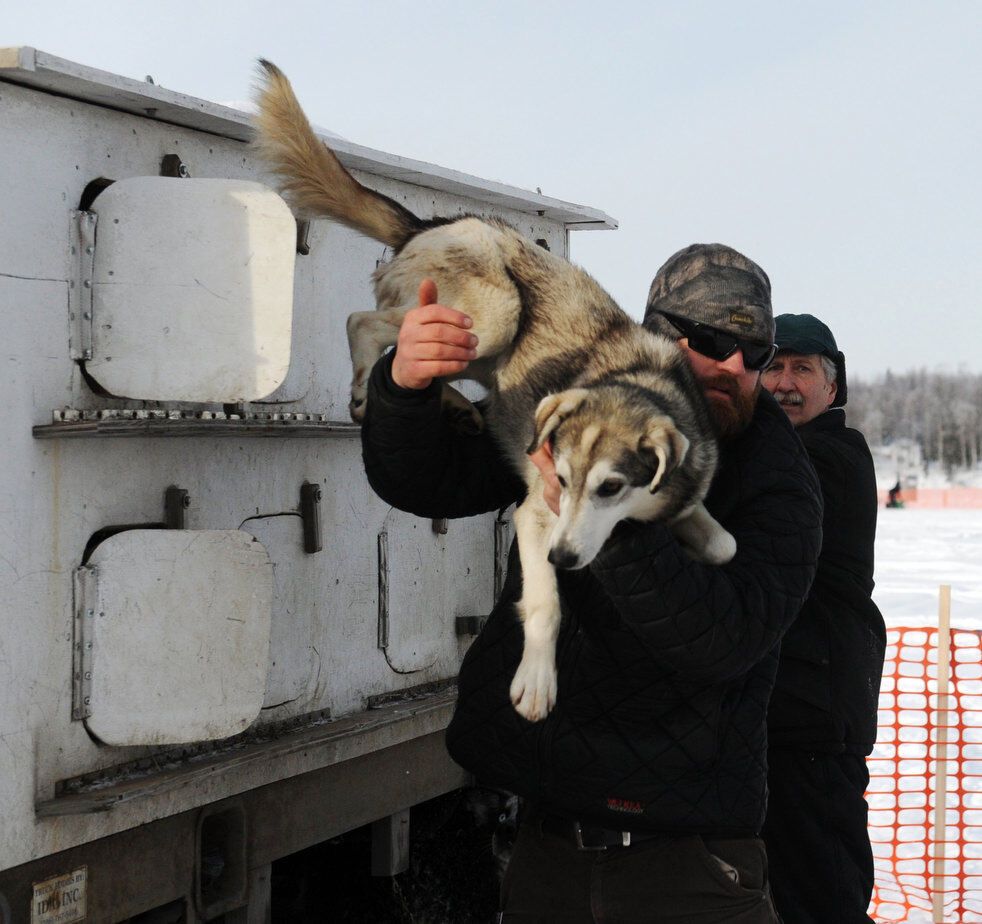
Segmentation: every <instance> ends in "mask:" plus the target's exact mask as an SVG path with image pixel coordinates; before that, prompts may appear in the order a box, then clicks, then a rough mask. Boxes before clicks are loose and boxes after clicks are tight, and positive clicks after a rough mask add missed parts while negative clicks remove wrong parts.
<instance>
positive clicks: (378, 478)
mask: <svg viewBox="0 0 982 924" xmlns="http://www.w3.org/2000/svg"><path fill="white" fill-rule="evenodd" d="M420 296H421V297H420V306H419V307H418V308H414V309H412V310H411V311H410V312H409V313H408V314H407V317H406V321H405V322H404V324H403V327H402V331H401V333H400V335H399V343H398V346H397V348H396V353H395V356H394V357H393V356H391V355H390V356H388V357H384V358H383V359H382V360H380V361H379V363H378V364H377V365H376V366H375V369H374V370H373V372H372V376H371V379H370V382H369V392H368V405H367V416H366V418H365V424H364V427H363V430H362V444H363V450H364V457H365V463H366V471H367V473H368V476H369V480H370V481H371V483H372V485H373V487H375V489H376V490H377V491H378V492H379V494H380V495H381V496H382V497H384V498H386V500H388V501H389V503H392V504H394V505H395V506H397V507H400V508H402V509H405V510H409V511H411V512H414V513H417V514H418V515H420V516H425V517H445V516H450V517H453V516H464V515H469V514H472V513H477V512H481V511H485V510H494V509H498V508H500V507H504V506H507V505H509V504H511V503H513V502H515V501H516V500H518V499H520V498H521V497H522V495H523V493H524V485H523V484H522V483H521V482H520V481H519V479H518V478H517V476H516V475H515V474H514V473H513V472H512V471H511V470H510V468H509V466H508V464H507V463H506V462H505V461H504V459H503V458H502V456H501V454H500V453H499V452H498V450H497V448H496V447H495V445H494V443H493V441H492V440H491V439H490V437H488V436H487V434H481V435H478V436H467V435H463V434H460V433H457V432H455V431H454V429H453V427H452V426H451V424H450V423H449V422H448V421H447V420H446V419H445V417H444V416H443V415H442V413H441V405H440V399H439V389H438V388H437V387H436V386H435V385H433V384H431V382H432V379H433V378H434V377H436V376H441V375H447V374H449V373H452V372H459V371H461V369H462V368H463V367H464V366H466V364H467V362H469V361H470V360H471V359H473V358H474V353H473V349H474V338H473V335H472V334H471V333H470V331H469V329H468V328H469V324H468V319H467V318H466V316H464V315H462V314H461V313H460V312H457V311H454V310H453V309H452V308H449V307H446V306H441V305H437V304H434V302H435V298H436V293H435V292H434V291H433V289H432V286H426V285H424V287H423V288H422V289H421V293H420ZM645 323H646V324H649V325H651V326H653V327H657V328H658V329H659V330H661V331H663V332H664V333H666V334H668V335H669V336H672V337H674V338H676V339H678V341H679V343H680V344H681V345H682V347H683V348H684V349H685V350H686V354H687V355H688V357H689V360H690V362H691V365H692V368H693V370H694V372H695V375H696V378H697V379H698V380H699V382H700V384H701V385H702V388H703V390H704V391H705V393H706V396H707V397H708V399H709V401H710V404H711V407H712V410H713V415H714V418H715V420H716V421H717V424H718V426H719V430H720V432H721V434H722V446H721V463H720V467H719V471H718V473H717V477H716V479H715V481H714V483H713V488H712V490H711V491H710V495H709V497H707V499H706V506H707V508H708V509H709V511H710V512H711V513H712V514H713V515H714V516H715V517H716V518H717V519H718V520H719V521H720V522H721V523H722V524H723V526H724V527H725V528H726V529H727V530H729V532H730V533H731V534H732V535H733V536H734V537H735V538H736V541H737V553H736V556H735V558H734V559H733V560H732V561H731V562H729V563H728V564H726V565H723V566H719V567H717V566H710V565H706V564H703V563H701V562H697V561H693V560H692V559H691V558H690V557H689V556H688V555H687V554H686V553H685V551H684V550H683V549H682V548H681V547H680V545H679V544H678V542H677V541H676V539H675V538H674V536H673V535H672V533H671V532H670V530H668V529H667V528H666V527H665V526H664V525H663V524H659V523H643V524H642V523H623V524H621V525H620V526H619V527H618V528H617V530H615V533H614V535H613V536H612V537H611V538H610V540H609V541H608V542H607V544H606V545H605V546H604V548H603V549H602V550H601V552H600V554H599V555H598V556H597V558H596V559H595V560H594V561H593V563H592V564H591V565H590V566H589V567H588V568H584V569H583V570H581V571H576V572H562V573H561V575H560V582H559V586H560V596H561V599H562V605H563V626H562V629H561V631H560V636H559V640H558V650H557V668H558V673H559V699H558V702H557V704H556V706H555V708H554V709H553V711H552V712H551V713H550V714H549V716H548V717H547V718H546V719H545V720H544V721H542V722H537V723H529V722H527V721H526V720H525V719H523V718H521V716H519V715H518V714H517V713H516V712H515V710H514V709H513V708H512V705H511V702H510V700H509V684H510V682H511V678H512V675H513V674H514V671H515V668H516V667H517V665H518V660H519V657H520V654H521V648H522V629H521V624H520V622H519V620H518V618H517V613H516V609H515V603H516V601H517V599H518V598H519V596H520V595H521V581H522V576H521V571H520V568H519V563H518V560H517V556H516V555H514V554H513V555H512V556H511V561H510V564H509V572H508V579H507V582H506V585H505V588H504V590H503V592H502V595H501V599H500V600H499V601H498V604H497V605H496V607H495V609H494V611H493V612H492V613H491V615H490V616H489V617H488V620H487V624H486V625H485V627H484V629H483V631H482V632H481V634H480V635H479V636H478V638H477V639H476V640H475V641H474V643H473V645H472V646H471V648H470V650H469V651H468V652H467V656H466V657H465V659H464V662H463V665H462V667H461V671H460V679H459V696H458V702H457V708H456V712H455V714H454V718H453V721H452V722H451V724H450V727H449V729H448V730H447V746H448V748H449V750H450V753H451V755H452V756H453V757H454V759H456V760H457V761H458V762H459V763H460V764H461V765H463V766H464V767H466V768H467V769H469V770H471V771H472V772H473V773H475V774H476V775H477V776H478V777H479V778H480V779H481V780H483V781H484V782H487V783H490V784H493V785H496V786H500V787H502V788H505V789H508V790H510V791H512V792H515V793H518V794H519V795H521V796H523V797H525V799H526V800H528V802H529V804H530V805H531V806H532V811H531V813H530V814H529V815H528V816H527V818H526V821H525V823H524V824H523V826H522V829H521V831H520V833H519V837H518V841H517V843H516V845H515V849H514V853H513V855H512V860H511V863H510V864H509V867H508V871H507V874H506V876H505V881H504V883H503V886H502V915H501V918H500V920H501V921H504V922H523V921H528V922H531V921H556V922H559V921H562V922H564V924H577V922H583V924H588V922H594V921H617V922H618V924H631V922H635V921H636V922H642V921H643V922H651V921H657V922H675V924H682V922H687V924H695V922H706V921H713V922H729V924H767V922H775V921H776V920H777V918H776V914H775V912H774V910H773V906H772V902H771V899H770V893H769V890H768V882H767V860H766V855H765V853H764V850H763V845H762V843H761V841H760V840H759V839H758V832H759V831H760V826H761V824H762V821H763V816H764V805H765V792H766V771H765V746H766V727H765V723H766V715H765V713H766V706H767V699H768V696H769V694H770V690H771V687H772V684H773V681H774V673H775V670H776V666H777V649H776V646H777V643H778V641H779V639H780V638H781V636H782V635H783V633H784V632H785V630H786V629H787V627H788V626H789V625H790V624H791V622H792V620H793V619H794V617H795V615H796V614H797V611H798V609H799V607H800V606H801V603H802V601H803V600H804V598H805V595H806V594H807V591H808V588H809V586H810V584H811V581H812V577H813V575H814V568H815V562H816V560H817V556H818V547H819V543H820V540H821V535H820V522H821V497H820V492H819V487H818V483H817V481H816V479H815V475H814V472H813V470H812V468H811V465H810V464H809V462H808V458H807V455H806V453H805V452H804V450H803V448H802V446H801V443H800V442H799V441H798V440H797V439H796V438H795V436H794V433H793V431H792V428H791V426H790V424H789V423H788V420H787V418H786V417H785V415H784V414H783V413H782V411H781V410H780V408H779V407H778V406H777V405H776V404H775V403H774V401H773V400H772V399H771V397H770V396H769V395H767V394H766V393H762V392H761V389H760V371H761V369H762V368H764V366H766V364H767V363H768V362H769V360H770V359H771V357H772V356H773V346H772V343H773V330H774V328H773V316H772V314H771V303H770V282H769V280H768V278H767V276H766V274H765V273H764V272H763V270H761V269H760V267H758V266H757V265H756V264H755V263H753V262H752V261H751V260H748V259H747V258H746V257H745V256H743V255H742V254H739V253H737V252H736V251H735V250H733V249H732V248H729V247H725V246H722V245H719V244H709V245H706V244H697V245H693V246H691V247H687V248H686V249H684V250H682V251H680V252H679V253H677V254H675V256H673V257H672V258H670V259H669V260H668V262H667V263H666V264H665V265H664V266H663V267H662V268H661V269H660V270H659V271H658V275H657V276H656V277H655V280H654V282H653V283H652V287H651V294H650V296H649V299H648V308H647V311H646V316H645ZM567 361H568V362H570V363H575V362H576V361H577V358H576V355H575V354H571V355H570V357H568V358H567ZM539 461H540V463H541V464H542V465H544V466H546V467H548V460H547V459H545V460H543V459H540V460H539Z"/></svg>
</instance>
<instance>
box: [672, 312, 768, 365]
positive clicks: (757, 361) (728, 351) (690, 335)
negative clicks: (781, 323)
mask: <svg viewBox="0 0 982 924" xmlns="http://www.w3.org/2000/svg"><path fill="white" fill-rule="evenodd" d="M658 313H659V314H660V315H661V316H662V317H664V318H665V319H666V320H667V321H668V323H669V324H671V325H672V327H674V328H675V329H676V330H677V331H678V332H679V333H680V334H681V335H682V336H683V337H685V339H686V340H688V341H689V346H690V347H692V349H693V350H695V351H696V352H697V353H701V354H702V355H703V356H708V357H709V358H710V359H715V360H716V361H717V362H722V361H723V360H724V359H729V358H730V357H731V356H732V355H733V354H734V353H735V352H736V351H737V350H739V351H740V352H741V353H743V365H744V366H745V367H746V368H747V369H752V370H754V371H757V370H759V369H765V368H766V367H767V366H769V365H770V364H771V360H772V359H774V354H775V353H776V352H777V344H775V343H754V341H752V340H743V339H741V338H740V337H734V336H733V335H732V334H728V333H726V331H722V330H718V329H717V328H715V327H710V326H709V325H708V324H700V323H699V322H698V321H690V320H689V319H688V318H680V317H679V316H678V315H676V314H668V312H665V311H659V312H658Z"/></svg>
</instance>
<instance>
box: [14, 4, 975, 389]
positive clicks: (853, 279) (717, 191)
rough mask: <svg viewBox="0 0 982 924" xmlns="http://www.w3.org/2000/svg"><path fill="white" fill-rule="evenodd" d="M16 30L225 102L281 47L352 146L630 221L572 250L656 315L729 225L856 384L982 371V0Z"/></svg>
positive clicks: (320, 116) (346, 9)
mask: <svg viewBox="0 0 982 924" xmlns="http://www.w3.org/2000/svg"><path fill="white" fill-rule="evenodd" d="M11 45H31V46H34V47H36V48H40V49H42V50H44V51H47V52H50V53H52V54H56V55H60V56H62V57H65V58H68V59H70V60H74V61H77V62H79V63H81V64H85V65H89V66H92V67H98V68H101V69H103V70H108V71H112V72H115V73H118V74H122V75H125V76H128V77H136V78H138V79H142V78H143V77H144V76H145V75H147V74H150V75H152V76H153V78H154V80H155V82H156V83H158V84H161V85H163V86H165V87H167V88H169V89H172V90H177V91H180V92H184V93H189V94H191V95H194V96H198V97H202V98H204V99H209V100H215V101H219V102H221V101H232V100H242V99H244V98H247V97H248V95H249V92H250V86H251V82H252V77H253V68H254V60H255V58H257V57H259V56H263V57H267V58H270V59H271V60H273V61H275V62H276V63H277V64H279V65H280V67H282V68H283V69H284V70H285V71H286V73H287V74H288V75H289V77H290V78H291V80H292V82H293V84H294V86H295V88H296V90H297V93H298V95H299V96H300V99H301V102H302V103H303V105H304V106H305V108H306V109H307V111H308V114H309V115H310V117H311V119H312V121H314V122H315V123H317V124H319V125H323V126H325V127H328V128H330V129H332V130H333V131H335V132H337V133H339V134H341V135H343V136H344V137H346V138H348V139H349V140H351V141H354V142H357V143H359V144H364V145H367V146H369V147H373V148H378V149H381V150H384V151H390V152H392V153H396V154H402V155H405V156H407V157H413V158H417V159H420V160H424V161H429V162H432V163H437V164H441V165H443V166H446V167H450V168H453V169H456V170H461V171H464V172H467V173H472V174H476V175H478V176H483V177H487V178H489V179H495V180H500V181H502V182H506V183H509V184H512V185H516V186H522V187H525V188H529V189H534V188H536V187H541V189H542V191H543V193H545V194H546V195H551V196H555V197H557V198H560V199H566V200H569V201H573V202H578V203H581V204H584V205H590V206H594V207H597V208H600V209H602V210H604V211H606V212H607V213H609V214H610V215H612V216H613V217H615V218H616V219H617V220H618V221H619V222H620V229H619V230H617V231H583V232H578V233H575V234H574V235H573V236H572V237H573V243H572V256H573V259H574V260H575V261H576V262H578V263H580V264H582V265H583V266H584V267H585V268H586V269H587V270H589V271H590V272H591V273H592V274H593V275H594V276H596V277H597V279H599V281H600V282H601V283H602V284H603V285H604V286H605V287H606V288H607V289H608V290H609V291H610V292H611V293H612V294H613V295H614V297H615V298H616V299H617V300H618V301H619V302H620V304H621V305H622V306H623V307H624V308H625V309H627V310H628V311H629V312H631V313H632V314H634V315H635V316H638V317H639V316H640V314H641V312H642V311H643V308H644V301H645V298H646V295H647V289H648V284H649V282H650V280H651V277H652V275H653V274H654V272H655V270H657V268H658V266H659V265H660V264H661V263H662V262H663V261H664V260H665V259H666V258H667V257H668V256H669V255H670V254H672V253H673V252H674V251H676V250H678V249H679V248H680V247H682V246H684V245H686V244H689V243H691V242H693V241H722V242H724V243H728V244H731V245H733V246H735V247H736V248H737V249H739V250H742V251H743V252H744V253H746V254H747V255H748V256H750V257H752V258H753V259H755V260H756V261H757V262H758V263H760V264H761V266H763V267H764V269H765V270H767V272H768V273H769V275H770V277H771V282H772V284H773V290H774V307H775V311H776V312H783V311H793V312H801V311H807V312H811V313H814V314H817V315H819V316H820V317H822V318H823V319H824V320H826V321H827V322H828V323H829V324H830V325H831V326H832V328H833V330H834V332H835V334H836V336H837V339H838V340H839V346H840V348H842V349H843V350H844V351H845V352H846V356H847V361H848V366H849V371H850V372H851V374H853V375H854V376H862V377H866V378H869V377H872V376H874V375H877V374H879V373H881V372H883V371H884V370H886V369H887V368H892V369H894V370H896V371H900V370H906V369H910V368H921V367H926V368H928V369H942V368H943V369H947V370H950V371H957V370H959V369H965V370H968V371H972V372H982V184H980V182H979V173H980V169H982V168H980V164H982V2H980V0H963V2H959V0H939V2H932V3H925V2H903V0H898V2H885V0H883V2H881V0H871V2H832V0H827V2H822V3H810V4H805V3H798V2H788V0H780V2H778V0H758V2H754V0H741V2H739V3H731V2H701V0H678V2H671V3H669V2H658V0H647V2H635V3H626V2H625V3H619V2H616V0H610V2H598V0H590V2H564V3H558V2H552V0H537V2H532V0H523V2H512V0H501V2H497V3H484V2H477V0H471V2H469V3H468V2H461V0H455V2H444V0H439V2H427V0H417V2H412V3H410V2H376V3H373V2H369V0H362V2H360V3H348V2H343V3H342V2H332V0H321V2H317V3H313V2H309V3H308V2H291V0H280V2H279V3H270V2H268V0H266V2H261V3H260V2H255V0H239V2H236V3H230V2H222V3H217V2H216V3H213V2H208V0H199V2H198V3H194V4H188V3H183V4H176V5H175V4H166V3H159V2H155V3H147V2H140V0H128V2H116V0H87V2H85V3H78V2H75V0H73V2H67V0H58V2H43V0H37V2H10V3H7V4H5V9H4V13H3V16H2V17H0V46H11ZM0 130H2V127H0Z"/></svg>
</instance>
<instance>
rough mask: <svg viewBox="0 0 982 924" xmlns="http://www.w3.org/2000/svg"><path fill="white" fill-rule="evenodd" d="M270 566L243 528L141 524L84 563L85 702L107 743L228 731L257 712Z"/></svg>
mask: <svg viewBox="0 0 982 924" xmlns="http://www.w3.org/2000/svg"><path fill="white" fill-rule="evenodd" d="M272 594H273V576H272V567H271V565H270V561H269V556H268V555H267V554H266V550H265V549H264V548H263V547H262V545H261V544H260V543H259V542H257V541H256V540H255V539H254V538H253V537H252V536H250V535H247V534H246V533H244V532H240V531H239V530H202V531H192V530H160V529H133V530H127V531H125V532H122V533H117V534H116V535H114V536H110V537H109V538H108V539H106V540H105V541H103V542H102V543H101V544H100V545H98V546H97V547H96V549H95V550H94V551H93V553H92V555H91V556H90V558H89V561H88V563H87V564H86V565H83V566H82V567H81V568H79V569H78V571H77V572H76V634H75V639H76V655H77V659H78V660H77V662H76V691H77V695H76V708H79V709H80V710H81V713H82V717H84V718H85V722H86V725H87V727H88V729H89V731H91V732H92V734H93V735H95V736H96V738H98V739H99V740H100V741H102V742H104V743H105V744H110V745H120V746H123V745H162V744H179V743H185V742H190V741H204V740H213V739H217V738H226V737H228V736H230V735H234V734H236V733H238V732H241V731H243V730H244V729H245V728H246V727H248V726H249V725H250V724H251V723H252V721H253V720H254V719H255V718H256V716H257V715H258V714H259V710H260V708H261V707H262V703H263V695H264V692H265V689H266V669H267V659H268V655H269V626H270V612H271V606H272Z"/></svg>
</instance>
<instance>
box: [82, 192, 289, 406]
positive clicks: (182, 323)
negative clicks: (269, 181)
mask: <svg viewBox="0 0 982 924" xmlns="http://www.w3.org/2000/svg"><path fill="white" fill-rule="evenodd" d="M92 211H93V212H94V213H95V216H96V225H95V239H94V240H95V243H94V253H93V256H92V269H91V280H90V279H81V280H80V281H79V284H80V285H81V286H83V287H91V319H90V320H91V354H92V355H91V357H90V358H87V359H86V371H87V372H88V373H89V374H90V375H91V376H92V377H93V378H94V379H95V380H96V381H97V382H98V383H99V385H100V386H101V387H102V388H104V389H105V390H106V391H107V392H109V393H110V394H111V395H115V396H117V397H126V398H133V399H142V400H153V401H197V402H223V403H233V402H237V401H253V400H257V399H259V398H263V397H265V396H266V395H269V394H271V393H272V392H273V391H275V390H276V388H277V387H279V385H280V383H281V382H282V381H283V380H284V379H285V378H286V374H287V367H288V366H289V363H290V329H291V319H292V311H293V268H294V259H295V251H296V222H295V221H294V218H293V215H292V214H291V212H290V209H289V208H288V207H287V205H286V203H285V202H284V201H283V200H282V199H281V198H280V197H279V196H278V195H277V194H276V193H274V192H273V191H272V190H271V189H268V188H267V187H265V186H263V185H262V184H260V183H253V182H247V181H244V180H218V179H215V180H212V179H207V180H205V179H200V180H199V179H172V178H167V177H134V178H132V179H127V180H120V181H119V182H117V183H113V184H112V185H111V186H109V187H108V188H107V189H106V190H104V191H103V192H102V193H100V195H99V196H98V197H97V198H96V200H95V202H94V203H93V206H92ZM83 217H84V216H83ZM79 246H82V244H80V245H79ZM83 249H84V247H83ZM82 275H83V276H84V275H86V274H85V273H84V272H83V273H82Z"/></svg>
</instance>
